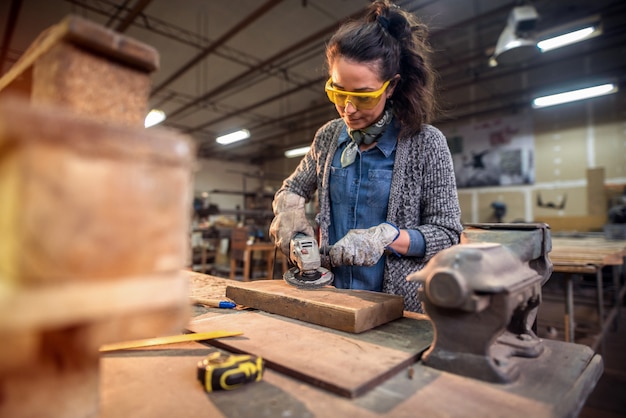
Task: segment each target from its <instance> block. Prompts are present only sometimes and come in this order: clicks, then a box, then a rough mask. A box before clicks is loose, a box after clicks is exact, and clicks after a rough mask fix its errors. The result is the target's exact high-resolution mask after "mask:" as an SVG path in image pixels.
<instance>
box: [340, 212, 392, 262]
mask: <svg viewBox="0 0 626 418" xmlns="http://www.w3.org/2000/svg"><path fill="white" fill-rule="evenodd" d="M399 235H400V231H399V229H398V228H397V227H396V226H395V225H393V224H390V223H388V222H383V223H382V224H380V225H377V226H373V227H371V228H368V229H351V230H350V231H348V233H347V234H346V235H345V236H344V237H343V238H341V239H340V240H339V241H337V242H336V243H335V244H334V245H333V246H332V247H331V249H330V253H329V256H330V260H331V263H332V265H333V266H340V265H347V266H373V265H374V264H376V263H377V262H378V260H380V257H381V256H382V255H383V253H384V252H385V249H386V248H387V246H389V245H390V244H391V243H392V242H394V241H395V240H396V238H398V236H399Z"/></svg>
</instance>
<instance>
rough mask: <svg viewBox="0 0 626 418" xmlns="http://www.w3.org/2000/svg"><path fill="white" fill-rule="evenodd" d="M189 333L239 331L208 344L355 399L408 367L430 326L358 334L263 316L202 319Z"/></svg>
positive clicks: (409, 321)
mask: <svg viewBox="0 0 626 418" xmlns="http://www.w3.org/2000/svg"><path fill="white" fill-rule="evenodd" d="M188 328H189V329H190V330H191V331H194V332H205V331H211V330H216V329H224V330H229V331H243V333H244V335H243V336H242V337H232V338H225V339H223V340H214V341H210V342H209V344H211V345H214V346H216V347H219V348H223V349H226V350H229V351H231V352H236V353H247V354H253V355H257V356H261V357H263V358H264V359H265V362H266V364H267V365H268V367H270V368H272V369H274V370H277V371H279V372H281V373H284V374H286V375H289V376H292V377H295V378H296V379H298V380H301V381H304V382H307V383H309V384H311V385H314V386H316V387H319V388H323V389H326V390H328V391H331V392H333V393H336V394H338V395H341V396H343V397H348V398H352V397H356V396H359V395H361V394H363V393H365V392H367V391H368V390H370V389H372V388H373V387H376V386H377V385H378V384H380V383H382V382H383V381H385V380H386V379H387V378H389V377H390V376H392V375H394V374H395V373H397V372H398V371H400V370H401V369H403V368H405V367H408V366H409V365H411V364H413V363H414V362H415V361H416V360H417V359H418V358H419V357H420V355H421V353H422V352H423V351H424V350H425V349H426V348H428V346H429V345H430V344H431V342H432V339H433V330H432V325H431V323H430V321H429V320H428V319H427V318H426V317H425V316H423V315H412V316H411V317H406V318H401V319H399V320H396V321H393V322H390V323H388V324H385V325H382V326H379V327H378V328H376V329H374V330H370V331H367V332H364V333H361V334H350V333H345V332H341V331H335V330H330V329H328V328H323V327H319V326H316V325H312V324H307V323H304V322H301V321H296V320H293V319H289V318H282V317H279V316H277V315H272V314H268V313H264V312H244V311H238V312H232V311H229V312H228V313H223V314H222V313H207V314H205V315H202V316H199V317H197V318H196V319H194V320H193V321H192V322H191V323H190V325H189V327H188Z"/></svg>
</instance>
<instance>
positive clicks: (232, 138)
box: [215, 129, 250, 145]
mask: <svg viewBox="0 0 626 418" xmlns="http://www.w3.org/2000/svg"><path fill="white" fill-rule="evenodd" d="M248 138H250V131H249V130H247V129H240V130H238V131H235V132H231V133H229V134H226V135H222V136H218V137H217V138H215V141H216V142H217V143H218V144H222V145H228V144H232V143H234V142H238V141H242V140H244V139H248Z"/></svg>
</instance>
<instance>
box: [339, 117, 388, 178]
mask: <svg viewBox="0 0 626 418" xmlns="http://www.w3.org/2000/svg"><path fill="white" fill-rule="evenodd" d="M392 118H393V112H392V111H391V107H389V106H387V107H385V111H384V112H383V116H382V117H381V118H380V119H379V120H378V121H377V122H376V123H374V124H372V125H370V126H368V127H367V128H365V129H348V135H349V136H350V138H352V141H351V142H350V143H349V144H348V146H346V149H344V150H343V152H342V153H341V168H344V167H347V166H349V165H350V164H352V163H353V162H354V160H355V159H356V154H357V152H358V149H359V146H360V145H361V144H362V143H364V144H366V145H370V144H373V143H374V142H376V141H378V139H379V138H380V137H381V136H383V133H384V132H385V129H387V125H389V122H391V119H392Z"/></svg>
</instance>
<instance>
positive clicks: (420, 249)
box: [389, 229, 426, 257]
mask: <svg viewBox="0 0 626 418" xmlns="http://www.w3.org/2000/svg"><path fill="white" fill-rule="evenodd" d="M389 247H390V248H391V249H392V250H394V251H395V252H397V253H398V254H400V255H406V256H409V257H423V256H424V251H425V248H426V244H425V242H424V237H423V235H422V234H421V232H419V231H418V230H415V229H411V230H408V229H401V230H400V234H399V235H398V238H396V240H395V241H394V242H392V243H391V245H389Z"/></svg>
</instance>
